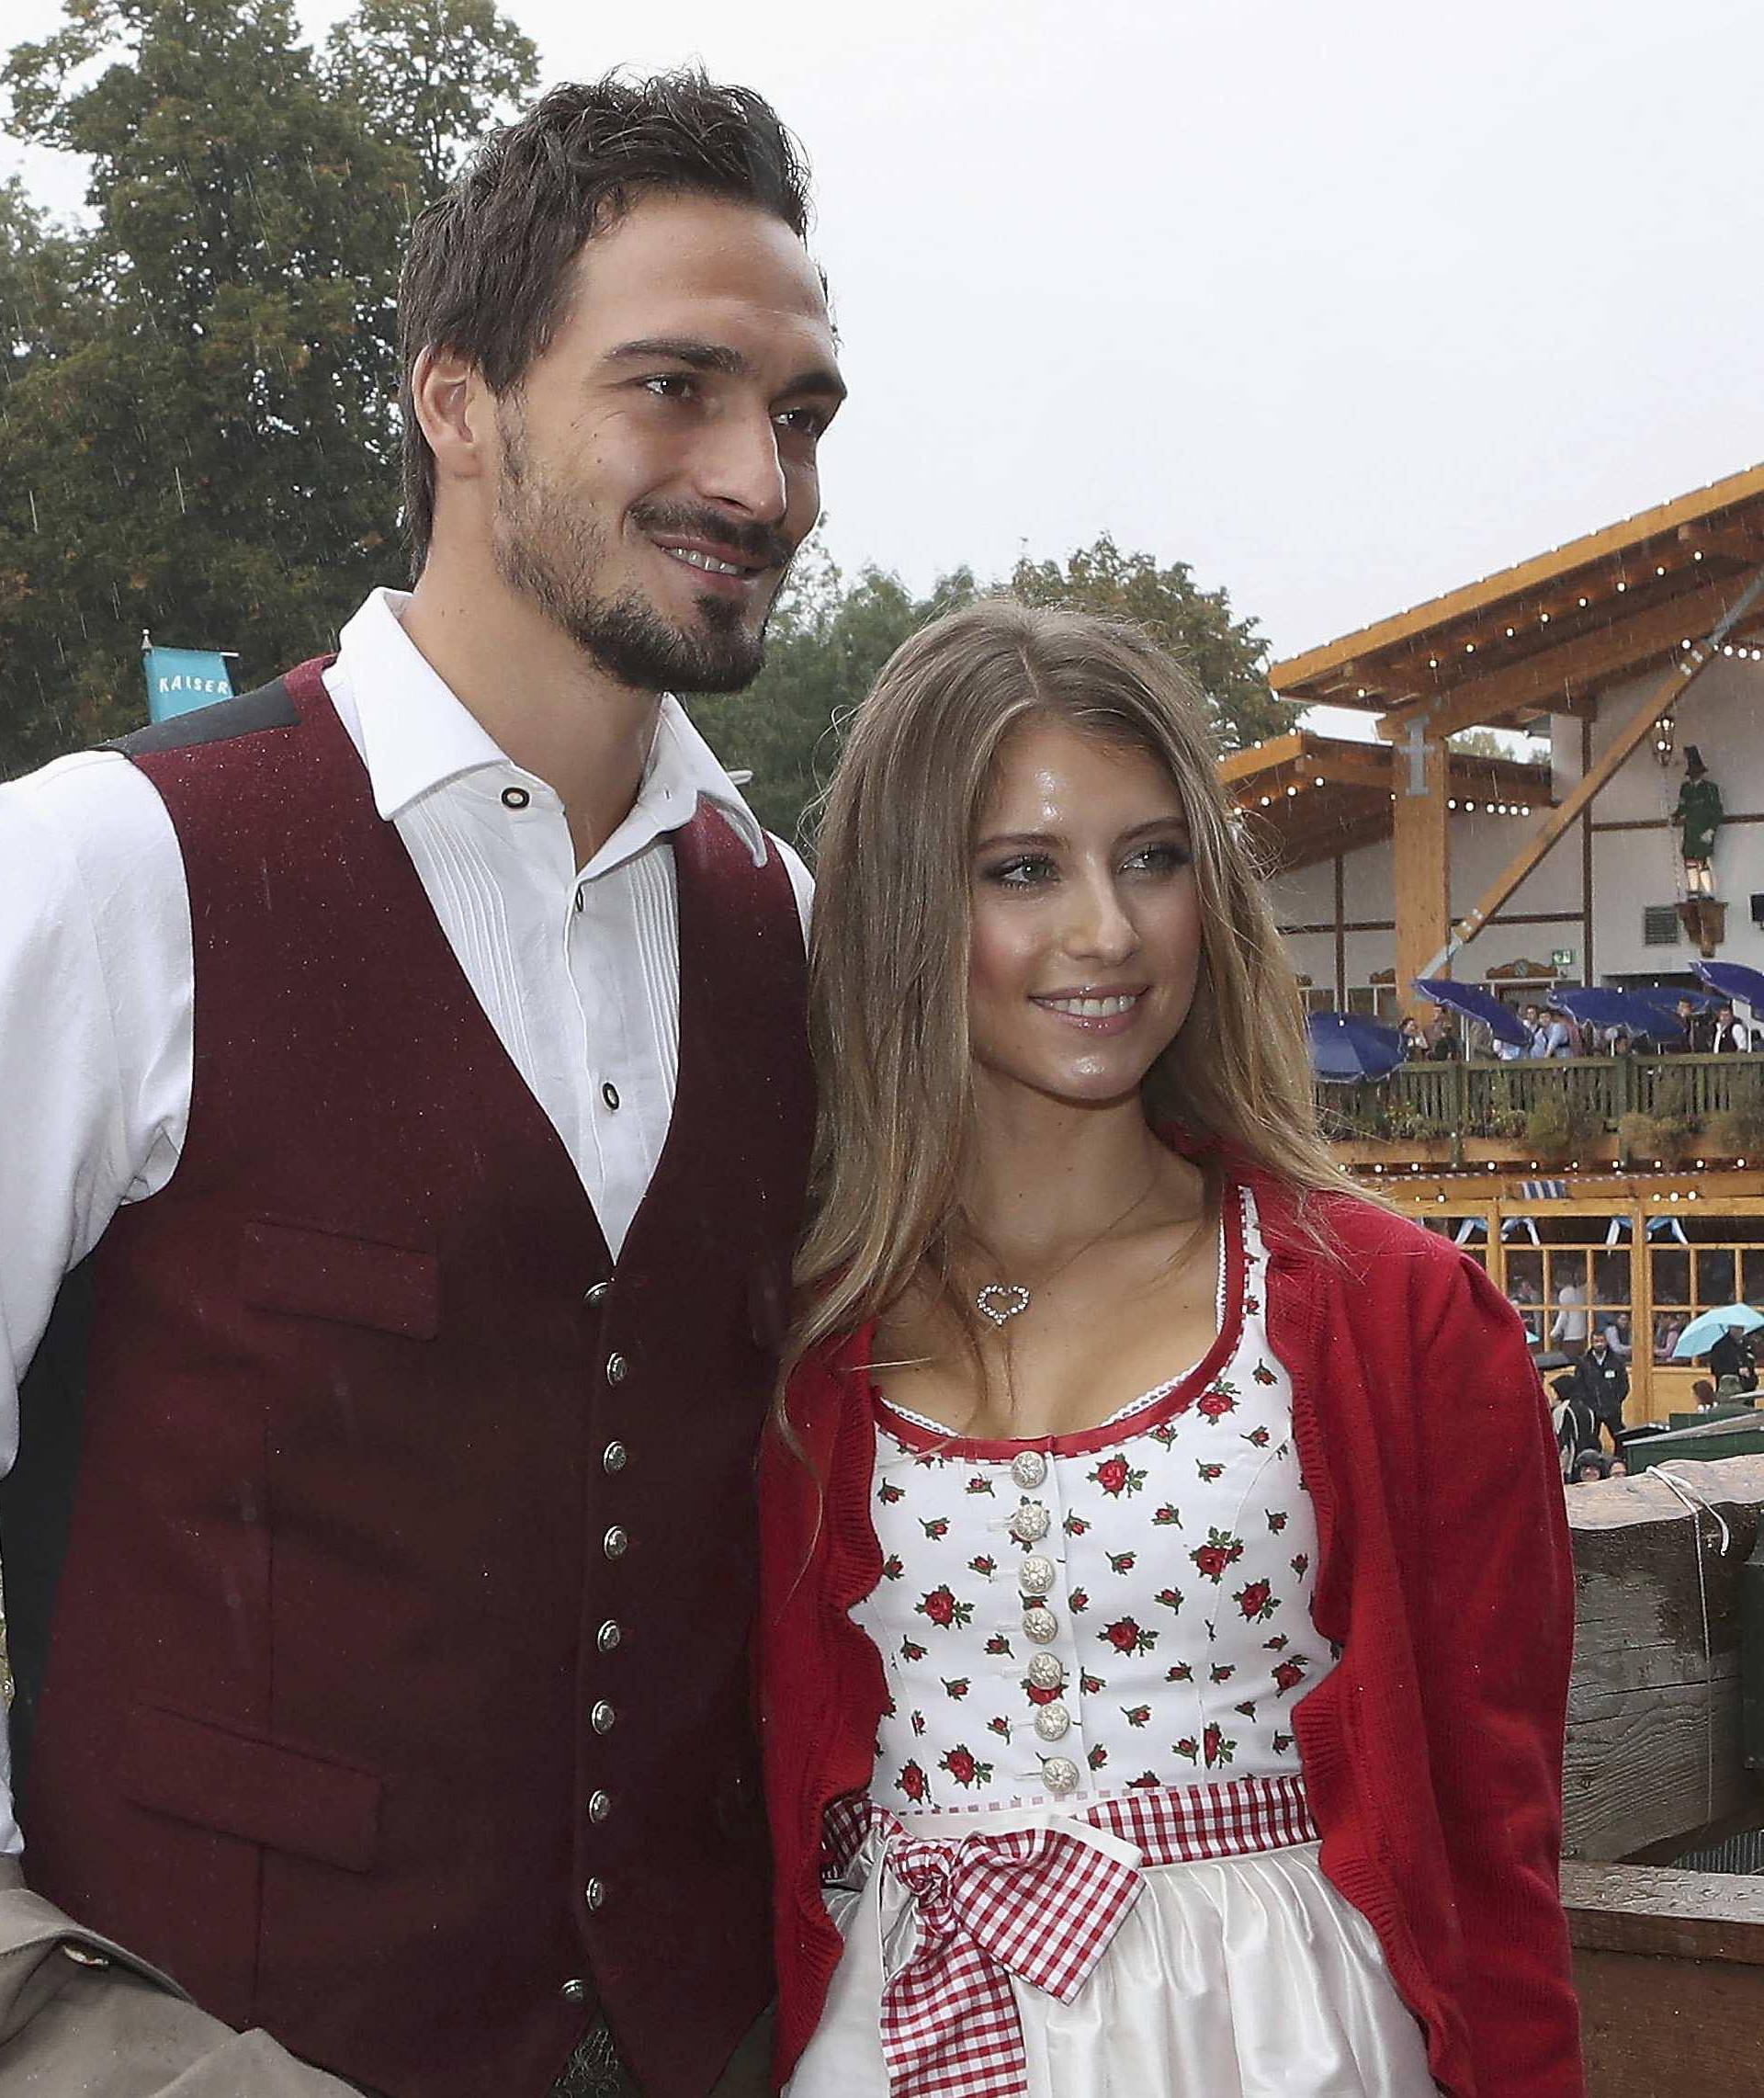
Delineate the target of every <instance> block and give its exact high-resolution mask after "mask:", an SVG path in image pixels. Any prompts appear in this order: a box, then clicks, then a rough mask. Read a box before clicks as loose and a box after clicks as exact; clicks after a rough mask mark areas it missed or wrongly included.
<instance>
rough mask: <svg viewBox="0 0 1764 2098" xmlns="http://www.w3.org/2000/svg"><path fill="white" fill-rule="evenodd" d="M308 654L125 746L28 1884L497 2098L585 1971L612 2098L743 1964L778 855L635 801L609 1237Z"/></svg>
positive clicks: (322, 2044)
mask: <svg viewBox="0 0 1764 2098" xmlns="http://www.w3.org/2000/svg"><path fill="white" fill-rule="evenodd" d="M321 668H322V665H321V664H319V663H306V664H302V665H301V666H300V669H299V670H297V671H293V672H290V673H289V674H288V677H287V678H286V679H285V680H284V681H283V682H282V685H281V686H272V687H268V688H266V693H265V694H262V695H254V696H252V697H251V698H248V699H247V700H244V701H240V702H235V703H234V711H233V712H232V714H231V715H229V716H224V717H223V715H222V713H221V712H220V710H217V712H216V715H215V718H214V720H213V722H212V724H210V727H211V728H212V729H214V730H224V731H226V732H225V733H224V734H223V735H222V736H221V737H220V740H204V741H199V742H196V743H191V744H190V745H189V746H188V747H172V748H155V747H154V745H155V743H156V741H157V742H161V743H164V742H167V741H170V742H174V743H175V737H174V738H163V737H160V736H159V735H158V732H157V731H148V732H147V735H146V736H145V737H144V738H143V739H141V741H140V743H138V745H137V747H136V748H134V749H133V750H132V751H131V754H132V755H134V757H135V759H136V762H137V763H138V764H139V765H141V768H142V770H143V771H145V772H146V773H147V775H148V776H149V777H150V778H151V779H152V780H153V784H154V786H155V787H156V788H158V790H159V792H160V794H161V795H162V796H163V797H164V801H165V803H166V806H167V808H168V809H169V811H170V812H171V816H172V820H173V822H174V824H175V828H176V831H177V835H178V841H179V844H180V846H181V848H182V852H183V856H184V865H185V868H186V871H187V877H188V882H189V890H190V899H191V913H192V921H193V930H194V935H195V953H196V1006H195V1012H196V1063H195V1083H194V1089H193V1096H192V1102H191V1111H190V1122H189V1132H188V1137H187V1142H186V1145H185V1149H184V1151H183V1154H182V1157H181V1159H180V1162H179V1164H178V1167H177V1170H176V1173H175V1174H174V1176H173V1178H172V1180H171V1182H170V1184H169V1185H168V1186H167V1187H166V1188H165V1189H164V1192H163V1193H161V1194H159V1195H157V1196H154V1197H153V1199H151V1200H149V1201H145V1202H141V1203H139V1204H136V1205H134V1206H132V1207H130V1208H125V1209H123V1210H122V1211H121V1212H120V1213H119V1215H118V1217H117V1219H116V1220H115V1222H114V1223H113V1224H112V1225H111V1227H110V1229H109V1230H108V1231H107V1233H106V1235H105V1237H104V1240H103V1241H102V1242H101V1244H100V1246H99V1249H98V1251H97V1253H96V1255H95V1256H94V1259H93V1261H92V1263H91V1264H90V1268H91V1275H90V1281H91V1285H92V1299H93V1302H92V1320H91V1325H90V1329H89V1342H88V1343H87V1349H86V1358H85V1374H84V1426H83V1432H82V1435H81V1438H80V1457H79V1465H78V1472H77V1479H76V1481H75V1483H74V1488H73V1491H72V1500H71V1508H70V1513H69V1517H68V1523H67V1536H66V1540H65V1552H64V1556H62V1557H61V1558H60V1563H59V1567H58V1568H56V1569H51V1578H52V1579H53V1582H54V1585H53V1593H52V1605H51V1604H49V1603H46V1604H45V1605H44V1608H43V1612H42V1616H43V1623H42V1625H41V1626H40V1627H23V1628H24V1630H25V1638H26V1644H27V1646H32V1645H34V1646H36V1647H37V1648H38V1649H39V1650H40V1651H41V1653H42V1654H43V1656H44V1657H45V1658H43V1659H42V1661H41V1680H40V1684H30V1685H28V1698H27V1705H28V1710H27V1712H26V1714H24V1715H23V1716H24V1717H26V1718H28V1721H29V1728H28V1733H29V1739H28V1770H27V1771H26V1772H25V1773H24V1774H23V1789H22V1794H21V1809H22V1816H23V1819H24V1823H25V1830H26V1867H27V1871H28V1876H29V1878H30V1882H31V1884H32V1885H33V1886H35V1887H37V1888H40V1889H41V1890H42V1891H43V1892H45V1893H46V1894H48V1895H50V1896H51V1898H52V1899H54V1900H57V1901H59V1902H60V1903H62V1905H63V1906H64V1907H65V1908H66V1909H68V1910H69V1911H72V1912H73V1913H74V1915H76V1916H78V1917H79V1918H80V1919H81V1920H82V1921H83V1922H86V1923H88V1924H92V1925H94V1926H96V1928H98V1929H99V1930H101V1931H104V1932H106V1933H107V1934H111V1935H112V1936H114V1937H116V1938H117V1939H119V1941H120V1942H122V1943H123V1944H125V1945H129V1946H130V1948H131V1949H132V1950H134V1951H136V1952H138V1953H140V1954H141V1955H142V1956H145V1957H146V1958H148V1959H151V1960H153V1961H154V1962H156V1963H157V1964H159V1965H160V1966H162V1967H164V1968H166V1969H167V1970H168V1971H170V1972H171V1973H172V1974H174V1975H175V1977H176V1978H177V1979H179V1980H180V1981H181V1982H182V1983H183V1984H184V1985H185V1986H186V1987H187V1989H188V1990H190V1991H191V1993H192V1994H193V1995H194V1996H195V1997H196V1998H197V2000H198V2002H201V2003H202V2004H204V2005H205V2006H206V2007H207V2008H208V2009H209V2010H210V2011H212V2012H214V2013H217V2014H218V2015H219V2016H220V2017H222V2018H224V2019H226V2020H227V2021H228V2022H229V2023H231V2024H235V2025H248V2024H260V2025H263V2026H265V2027H266V2028H267V2029H268V2030H269V2031H270V2032H271V2033H273V2034H274V2035H275V2036H277V2038H278V2039H280V2040H281V2041H282V2042H283V2043H284V2044H285V2045H287V2046H288V2047H290V2048H291V2049H292V2050H293V2051H294V2052H295V2053H297V2054H300V2055H302V2056H304V2057H306V2058H309V2059H311V2060H312V2061H315V2062H317V2063H319V2064H321V2065H322V2066H323V2067H324V2068H326V2069H329V2070H334V2071H335V2072H337V2073H338V2074H340V2075H342V2076H345V2077H346V2078H349V2079H352V2080H354V2081H359V2082H361V2083H364V2084H367V2085H368V2086H370V2087H371V2088H372V2089H373V2090H375V2091H378V2092H385V2093H387V2094H388V2098H540V2094H541V2093H543V2092H546V2091H548V2089H549V2087H550V2085H551V2083H552V2081H553V2080H554V2078H555V2077H556V2076H557V2075H558V2073H559V2072H560V2070H561V2069H562V2067H563V2065H564V2062H565V2060H566V2058H568V2057H569V2055H570V2053H571V2048H572V2047H573V2046H574V2044H575V2043H576V2041H577V2040H578V2038H579V2037H580V2036H581V2034H582V2030H583V2029H584V2027H585V2025H586V2024H587V2023H588V2021H589V2019H590V2018H591V2017H592V2016H593V2014H594V2007H595V2004H596V2002H598V2004H599V2005H600V2006H601V2007H602V2008H603V2009H604V2012H605V2016H606V2018H607V2020H608V2022H609V2023H610V2024H611V2026H612V2029H613V2032H614V2034H615V2035H616V2038H617V2040H618V2043H619V2046H620V2047H621V2049H622V2050H623V2052H624V2054H625V2056H626V2058H627V2059H628V2062H629V2064H630V2066H631V2068H632V2070H634V2072H635V2074H636V2076H637V2079H638V2081H639V2084H640V2085H641V2087H642V2089H643V2091H644V2092H645V2093H646V2094H648V2098H700V2094H701V2093H703V2092H705V2091H706V2090H707V2088H708V2086H709V2085H710V2084H711V2082H712V2081H714V2079H715V2077H716V2075H717V2073H718V2070H720V2068H721V2067H722V2065H723V2062H724V2061H725V2059H726V2058H727V2057H728V2055H729V2052H730V2050H731V2049H732V2048H733V2047H734V2046H735V2044H736V2042H737V2040H738V2039H739V2038H740V2036H741V2033H742V2032H743V2031H744V2030H745V2028H746V2027H747V2025H748V2024H750V2023H751V2022H752V2019H753V2018H754V2017H755V2016H756V2015H757V2014H758V2013H759V2012H760V2010H761V2009H762V2008H763V2004H764V2003H765V2002H766V2001H767V1999H768V1997H769V1995H770V1992H771V1977H770V1970H769V1959H768V1956H767V1950H766V1941H767V1927H768V1926H767V1866H766V1846H765V1842H764V1831H763V1822H762V1819H761V1815H760V1810H759V1792H758V1785H757V1776H756V1760H755V1755H754V1750H753V1741H752V1726H751V1721H750V1717H749V1699H748V1683H749V1677H748V1663H747V1640H748V1632H749V1627H750V1619H751V1617H752V1612H753V1607H754V1569H755V1563H756V1556H757V1550H756V1518H755V1512H754V1503H753V1464H754V1451H755V1446H756V1442H757V1437H758V1433H759V1428H760V1424H761V1422H762V1420H763V1415H764V1412H765V1409H766V1406H767V1403H768V1399H769V1384H770V1378H771V1373H772V1368H773V1356H774V1351H775V1343H776V1340H777V1338H778V1335H779V1330H780V1326H781V1322H782V1318H783V1313H784V1307H785V1305H786V1293H787V1278H788V1273H789V1262H790V1255H791V1250H792V1245H793V1242H794V1239H795V1235H796V1232H797V1225H798V1219H799V1205H800V1199H801V1193H802V1185H803V1181H804V1177H805V1173H806V1166H807V1157H808V1145H809V1127H810V1120H811V1101H810V1081H809V1066H808V1058H807V1050H806V1046H805V1032H804V1025H803V975H804V971H803V957H802V943H801V937H800V933H799V929H798V924H797V913H796V908H795V904H794V902H793V900H792V894H791V888H790V883H789V879H788V876H787V873H786V869H785V868H784V867H783V866H782V864H781V863H780V861H779V859H778V856H777V855H776V854H775V853H774V854H772V855H771V856H770V857H769V859H768V861H767V863H766V865H765V866H764V867H763V868H755V867H754V865H753V863H752V856H750V855H749V853H748V852H747V850H746V849H745V847H744V846H743V845H741V843H740V841H739V840H738V839H737V838H736V837H735V835H734V834H732V833H731V831H730V830H729V826H728V824H727V823H726V822H724V821H723V819H722V817H721V816H720V815H718V814H717V813H716V812H715V811H712V810H711V809H709V808H708V807H707V806H705V805H701V806H700V808H699V811H698V812H697V815H696V817H695V820H694V821H693V822H691V823H689V824H688V825H687V826H686V827H685V829H684V831H681V832H679V833H676V834H675V838H674V853H675V863H676V867H677V870H678V884H679V923H680V980H681V991H680V1074H679V1087H678V1093H677V1096H676V1100H675V1105H674V1112H673V1123H672V1126H671V1128H670V1131H669V1136H668V1140H667V1145H666V1149H665V1151H664V1153H663V1156H662V1161H661V1163H660V1165H659V1166H658V1168H657V1171H656V1174H655V1176H654V1179H653V1181H652V1183H651V1185H650V1190H649V1193H648V1195H647V1196H646V1197H645V1199H644V1201H643V1204H642V1207H641V1208H640V1209H639V1213H638V1215H637V1218H636V1220H635V1221H634V1223H633V1225H632V1227H631V1230H630V1232H629V1235H628V1238H627V1240H626V1243H625V1247H624V1251H623V1253H622V1255H621V1257H620V1259H619V1262H618V1265H617V1272H616V1275H615V1274H614V1273H613V1264H612V1262H611V1260H610V1259H609V1257H608V1254H607V1251H606V1246H605V1240H604V1239H603V1237H602V1235H601V1232H600V1230H599V1227H598V1225H597V1223H596V1221H595V1219H594V1210H593V1208H592V1206H591V1204H590V1203H589V1201H588V1199H587V1196H585V1195H584V1193H583V1191H582V1185H581V1184H580V1182H579V1180H578V1179H577V1176H576V1174H575V1171H574V1169H573V1167H572V1166H571V1161H570V1159H569V1156H568V1154H567V1153H566V1151H565V1150H564V1148H563V1146H562V1144H561V1143H560V1140H559V1139H558V1137H557V1135H556V1133H555V1132H554V1130H553V1129H552V1128H551V1126H550V1124H549V1122H548V1120H547V1119H546V1117H545V1115H544V1113H543V1111H542V1110H541V1109H540V1107H539V1106H538V1105H537V1102H536V1101H535V1099H534V1098H533V1096H532V1095H531V1094H530V1093H529V1092H528V1090H527V1088H526V1085H525V1084H524V1083H523V1082H522V1081H521V1079H520V1077H519V1075H518V1074H517V1072H516V1071H515V1067H514V1066H513V1064H511V1063H510V1061H509V1060H508V1057H507V1055H506V1053H505V1052H504V1050H503V1048H502V1046H501V1044H500V1042H499V1041H498V1039H497V1038H496V1035H495V1033H494V1030H493V1029H492V1026H491V1025H490V1023H489V1021H488V1020H487V1019H486V1017H485V1016H484V1014H483V1012H482V1010H481V1008H480V1006H479V1005H478V1004H477V1002H476V1000H475V998H474V997H473V994H472V992H471V990H470V988H469V985H468V983H467V981H466V980H465V978H464V976H463V975H462V974H461V972H460V970H459V969H458V964H457V963H456V961H455V960H454V958H453V956H452V954H451V952H450V951H449V949H448V947H447V941H446V939H445V937H444V936H443V935H442V933H441V930H440V928H439V926H438V924H437V923H436V921H435V914H434V912H433V910H432V908H431V906H430V905H429V903H428V902H427V900H426V898H425V897H424V893H423V890H422V887H421V885H420V883H419V882H418V880H417V878H416V875H415V872H414V870H413V868H412V866H411V863H410V860H409V857H408V856H407V855H406V853H405V850H404V847H403V845H401V842H400V840H399V838H398V836H397V834H396V833H395V832H394V831H393V829H392V828H391V826H390V824H387V823H384V822H380V821H379V817H378V816H377V814H376V812H375V810H374V807H373V802H372V799H371V795H370V791H369V788H368V778H367V775H366V773H365V771H364V769H363V767H362V765H361V764H360V761H359V759H358V758H357V757H356V753H355V751H354V749H353V747H352V746H351V744H350V743H349V740H348V738H347V736H346V735H345V732H344V731H343V729H342V727H341V724H340V723H339V722H338V720H337V718H336V716H335V713H334V711H333V709H332V707H331V705H330V702H329V699H328V698H327V697H326V696H325V693H324V691H323V687H322V683H321V679H320V675H319V673H320V670H321ZM290 697H291V704H290V703H289V698H290ZM190 719H191V720H198V721H199V720H200V717H191V718H190ZM266 723H267V724H269V725H265V724H266ZM609 1278H610V1282H611V1287H610V1288H605V1287H602V1286H603V1285H604V1284H605V1283H606V1282H607V1281H608V1279H609ZM25 1435H26V1440H27V1449H26V1454H25V1457H24V1458H21V1465H20V1475H21V1477H22V1478H23V1479H25V1480H29V1479H30V1478H31V1476H32V1471H31V1466H30V1464H29V1462H28V1458H29V1448H28V1444H29V1437H30V1435H31V1422H30V1419H29V1416H28V1415H27V1421H26V1428H25ZM615 1445H616V1446H619V1447H620V1448H622V1450H623V1451H624V1452H625V1453H627V1455H626V1457H625V1458H624V1460H623V1461H622V1462H621V1459H620V1456H619V1449H617V1448H615V1447H614V1446H615ZM627 1540H628V1541H627ZM12 1544H13V1532H12V1529H11V1527H10V1526H8V1528H7V1531H6V1546H7V1551H8V1564H9V1570H10V1555H11V1551H12ZM29 1549H30V1545H29V1542H28V1539H27V1540H26V1542H25V1543H24V1544H23V1545H22V1546H21V1550H23V1551H27V1552H28V1550H29ZM9 1585H10V1582H9ZM602 1796H604V1797H602Z"/></svg>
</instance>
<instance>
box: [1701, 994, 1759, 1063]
mask: <svg viewBox="0 0 1764 2098" xmlns="http://www.w3.org/2000/svg"><path fill="white" fill-rule="evenodd" d="M1709 1046H1710V1048H1711V1049H1713V1051H1714V1052H1715V1053H1716V1054H1717V1055H1719V1056H1748V1055H1750V1053H1751V1048H1752V1030H1751V1029H1750V1028H1749V1027H1748V1026H1747V1025H1746V1024H1745V1022H1744V1021H1743V1020H1741V1019H1739V1018H1738V1017H1737V1015H1736V1014H1735V1012H1734V1009H1733V1007H1732V1006H1731V1005H1723V1006H1722V1007H1721V1008H1720V1009H1719V1010H1718V1011H1717V1013H1716V1014H1715V1026H1714V1033H1713V1038H1712V1040H1711V1042H1710V1045H1709Z"/></svg>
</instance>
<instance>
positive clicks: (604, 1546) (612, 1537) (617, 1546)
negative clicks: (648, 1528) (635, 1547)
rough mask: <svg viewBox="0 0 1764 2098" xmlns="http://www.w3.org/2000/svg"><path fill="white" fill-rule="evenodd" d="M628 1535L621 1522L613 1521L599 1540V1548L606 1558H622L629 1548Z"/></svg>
mask: <svg viewBox="0 0 1764 2098" xmlns="http://www.w3.org/2000/svg"><path fill="white" fill-rule="evenodd" d="M630 1543H631V1540H630V1536H629V1533H628V1531H627V1530H626V1528H625V1525H624V1524H623V1523H615V1524H614V1525H613V1526H612V1528H611V1529H610V1530H608V1531H607V1533H606V1535H605V1537H602V1539H601V1540H600V1548H601V1550H602V1551H604V1552H605V1554H606V1556H607V1558H608V1559H623V1558H624V1556H625V1554H626V1553H627V1551H628V1550H629V1548H630Z"/></svg>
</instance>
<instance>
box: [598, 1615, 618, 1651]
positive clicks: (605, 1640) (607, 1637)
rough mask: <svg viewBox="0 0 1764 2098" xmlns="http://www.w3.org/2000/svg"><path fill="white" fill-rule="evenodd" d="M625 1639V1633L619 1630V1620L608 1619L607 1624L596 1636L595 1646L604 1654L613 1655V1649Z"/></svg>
mask: <svg viewBox="0 0 1764 2098" xmlns="http://www.w3.org/2000/svg"><path fill="white" fill-rule="evenodd" d="M624 1637H625V1635H624V1633H623V1632H622V1631H620V1629H619V1628H618V1621H617V1619H616V1618H615V1617H608V1618H607V1620H606V1622H605V1624H604V1625H603V1626H602V1627H600V1629H599V1631H597V1632H596V1633H595V1634H594V1644H595V1645H596V1646H597V1647H598V1648H599V1649H600V1650H601V1652H602V1653H611V1652H612V1650H613V1649H614V1648H615V1647H616V1645H617V1644H618V1642H619V1640H620V1639H623V1638H624Z"/></svg>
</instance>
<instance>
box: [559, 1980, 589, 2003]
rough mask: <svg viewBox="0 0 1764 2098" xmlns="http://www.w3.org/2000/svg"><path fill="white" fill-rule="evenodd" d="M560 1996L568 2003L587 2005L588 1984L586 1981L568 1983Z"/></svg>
mask: <svg viewBox="0 0 1764 2098" xmlns="http://www.w3.org/2000/svg"><path fill="white" fill-rule="evenodd" d="M558 1994H559V1995H560V1996H561V1997H562V1998H563V2000H564V2002H566V2003H585V2002H587V2001H588V1984H587V1983H586V1982H585V1981H566V1982H565V1983H564V1985H563V1987H562V1988H561V1989H560V1990H558Z"/></svg>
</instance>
